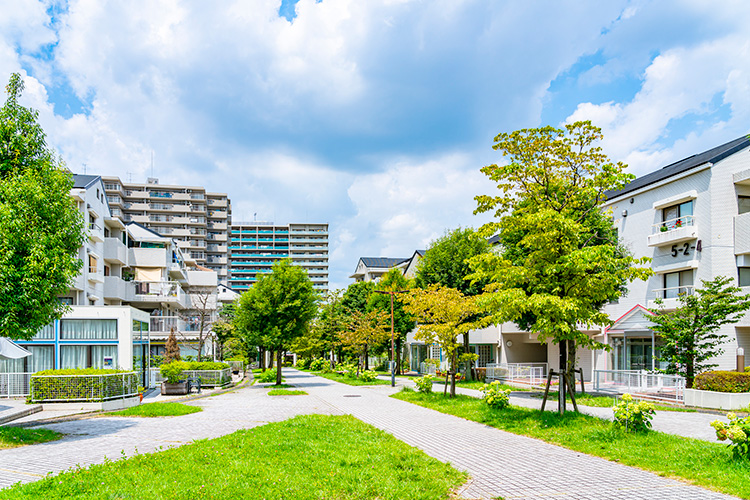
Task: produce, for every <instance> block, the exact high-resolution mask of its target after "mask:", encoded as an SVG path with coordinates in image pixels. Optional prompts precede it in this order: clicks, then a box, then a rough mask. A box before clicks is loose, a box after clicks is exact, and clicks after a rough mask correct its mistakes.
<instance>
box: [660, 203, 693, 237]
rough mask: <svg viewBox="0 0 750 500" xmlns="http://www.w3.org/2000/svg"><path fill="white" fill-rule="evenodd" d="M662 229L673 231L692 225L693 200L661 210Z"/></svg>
mask: <svg viewBox="0 0 750 500" xmlns="http://www.w3.org/2000/svg"><path fill="white" fill-rule="evenodd" d="M661 220H662V222H663V225H662V227H665V228H666V229H668V230H669V229H674V228H676V227H682V226H692V225H693V200H690V201H686V202H684V203H680V204H678V205H672V206H671V207H667V208H665V209H663V210H662V219H661Z"/></svg>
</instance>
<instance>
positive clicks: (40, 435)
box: [0, 426, 63, 450]
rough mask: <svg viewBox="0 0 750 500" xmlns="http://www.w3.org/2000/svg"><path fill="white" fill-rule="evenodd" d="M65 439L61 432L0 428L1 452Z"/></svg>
mask: <svg viewBox="0 0 750 500" xmlns="http://www.w3.org/2000/svg"><path fill="white" fill-rule="evenodd" d="M61 437H63V435H62V434H60V433H59V432H55V431H51V430H49V429H27V428H24V427H6V426H2V427H0V450H3V449H5V448H16V447H18V446H25V445H27V444H36V443H46V442H47V441H57V440H58V439H60V438H61Z"/></svg>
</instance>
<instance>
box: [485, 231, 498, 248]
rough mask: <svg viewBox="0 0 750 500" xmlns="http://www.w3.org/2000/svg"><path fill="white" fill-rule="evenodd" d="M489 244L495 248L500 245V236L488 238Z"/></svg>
mask: <svg viewBox="0 0 750 500" xmlns="http://www.w3.org/2000/svg"><path fill="white" fill-rule="evenodd" d="M487 243H489V244H490V245H491V246H495V245H497V244H498V243H500V235H499V234H496V235H495V236H490V237H489V238H487Z"/></svg>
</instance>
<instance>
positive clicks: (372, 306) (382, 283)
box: [367, 268, 416, 373]
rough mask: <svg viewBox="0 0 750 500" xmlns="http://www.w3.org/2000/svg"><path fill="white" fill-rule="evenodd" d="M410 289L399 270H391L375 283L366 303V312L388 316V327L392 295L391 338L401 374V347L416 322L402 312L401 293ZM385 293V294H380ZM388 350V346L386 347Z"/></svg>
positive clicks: (397, 370)
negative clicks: (381, 313)
mask: <svg viewBox="0 0 750 500" xmlns="http://www.w3.org/2000/svg"><path fill="white" fill-rule="evenodd" d="M411 288H412V284H411V283H410V282H409V280H408V279H407V278H406V277H405V276H404V275H403V273H402V272H401V270H400V269H396V268H392V269H390V270H389V271H388V272H387V273H385V274H384V275H383V276H381V278H380V280H378V281H377V283H375V290H374V291H373V293H372V295H370V299H369V300H368V303H367V310H368V311H373V310H377V311H383V312H385V313H387V314H388V320H389V321H388V325H389V327H390V316H391V294H390V292H394V293H393V297H392V298H393V337H394V344H395V349H394V351H395V352H394V356H393V357H394V360H395V361H396V372H397V373H401V365H402V363H401V358H402V354H401V353H402V346H403V344H404V342H405V341H406V336H407V335H408V334H409V332H410V331H412V330H413V329H414V326H415V325H416V322H415V321H414V317H413V316H412V315H411V314H409V313H408V312H406V310H404V304H403V302H402V300H401V292H405V291H407V290H409V289H411ZM382 292H387V293H382ZM388 349H390V345H389V346H388Z"/></svg>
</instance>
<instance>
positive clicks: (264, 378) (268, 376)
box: [257, 368, 276, 384]
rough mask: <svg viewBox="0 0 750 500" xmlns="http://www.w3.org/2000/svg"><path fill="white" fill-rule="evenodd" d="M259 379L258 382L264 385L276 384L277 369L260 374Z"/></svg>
mask: <svg viewBox="0 0 750 500" xmlns="http://www.w3.org/2000/svg"><path fill="white" fill-rule="evenodd" d="M257 378H258V382H261V383H263V384H265V383H268V382H276V368H271V369H268V370H266V371H264V372H260V374H258V376H257Z"/></svg>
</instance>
